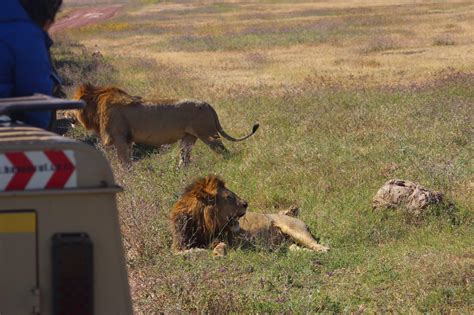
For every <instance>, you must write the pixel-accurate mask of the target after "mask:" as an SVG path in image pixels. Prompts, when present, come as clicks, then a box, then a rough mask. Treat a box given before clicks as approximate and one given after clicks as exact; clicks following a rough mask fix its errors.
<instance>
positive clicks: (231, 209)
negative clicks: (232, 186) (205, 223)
mask: <svg viewBox="0 0 474 315" xmlns="http://www.w3.org/2000/svg"><path fill="white" fill-rule="evenodd" d="M216 203H217V208H218V209H219V211H218V213H217V220H218V222H219V223H220V225H221V226H227V227H228V228H230V230H231V231H232V232H238V231H239V229H240V226H239V219H240V218H241V217H242V216H244V215H245V212H246V211H247V207H248V203H247V201H245V200H242V199H241V198H240V197H239V196H237V195H236V194H235V193H234V192H232V191H230V190H229V189H227V188H225V187H221V188H219V191H218V194H217V197H216Z"/></svg>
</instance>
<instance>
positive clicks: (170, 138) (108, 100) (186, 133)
mask: <svg viewBox="0 0 474 315" xmlns="http://www.w3.org/2000/svg"><path fill="white" fill-rule="evenodd" d="M74 98H75V99H80V100H83V101H85V102H86V107H85V108H84V109H80V110H76V112H75V113H76V115H75V116H76V118H77V120H79V122H80V123H81V124H82V125H83V126H84V127H85V128H86V129H89V130H94V131H95V132H96V133H97V134H98V135H99V136H100V138H101V141H102V143H103V144H104V145H105V146H110V145H113V146H115V148H116V150H117V155H118V158H119V160H120V161H121V162H122V163H123V164H128V163H130V161H131V149H132V144H133V143H141V144H146V145H151V146H156V147H158V146H161V145H164V144H171V143H174V142H176V141H178V140H181V154H180V162H179V164H180V166H186V165H188V164H189V161H190V154H191V149H192V147H193V145H194V144H195V143H196V140H197V139H201V141H203V142H204V143H205V144H207V145H208V146H209V147H210V148H211V149H212V150H214V151H215V152H218V153H221V154H223V153H226V152H228V151H227V149H226V148H225V147H224V144H223V143H222V141H221V139H220V136H222V137H224V138H226V139H227V140H230V141H242V140H245V139H247V138H248V137H250V136H251V135H253V134H254V133H255V132H256V131H257V129H258V127H259V125H258V124H255V125H254V126H253V129H252V132H251V133H250V134H248V135H246V136H245V137H242V138H237V139H236V138H234V137H231V136H230V135H228V134H227V133H226V132H225V131H224V130H223V129H222V126H221V123H220V122H219V117H218V116H217V113H216V111H215V110H214V108H212V106H211V105H209V104H207V103H205V102H200V101H193V100H167V99H162V100H156V101H146V100H144V99H142V98H141V97H137V96H131V95H129V94H127V93H126V92H124V91H123V90H121V89H118V88H116V87H96V86H93V85H91V84H84V85H81V86H80V87H78V88H77V90H76V93H75V96H74Z"/></svg>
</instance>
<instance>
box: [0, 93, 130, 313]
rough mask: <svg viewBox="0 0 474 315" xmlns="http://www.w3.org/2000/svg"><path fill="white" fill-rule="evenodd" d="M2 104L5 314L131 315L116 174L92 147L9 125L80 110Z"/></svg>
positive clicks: (49, 101)
mask: <svg viewBox="0 0 474 315" xmlns="http://www.w3.org/2000/svg"><path fill="white" fill-rule="evenodd" d="M83 106H84V104H83V103H82V102H77V101H65V100H62V99H56V98H52V97H48V96H44V95H35V96H32V97H21V98H9V99H0V119H1V120H0V314H1V315H21V314H68V315H71V314H80V315H88V314H132V306H131V299H130V293H129V286H128V278H127V271H126V267H125V259H124V251H123V246H122V240H121V234H120V227H119V222H118V213H117V207H116V201H115V195H116V193H117V192H120V191H121V188H120V187H119V186H117V184H116V183H115V181H114V177H113V174H112V171H111V168H110V166H109V164H108V162H107V161H106V160H105V158H104V157H103V156H102V155H101V153H100V152H98V151H97V150H95V149H94V148H93V147H91V146H89V145H87V144H85V143H81V142H78V141H75V140H72V139H67V138H65V137H61V136H59V135H56V134H54V133H51V132H47V131H44V130H42V129H38V128H34V127H31V126H28V125H24V124H21V123H17V122H14V121H11V120H10V119H8V118H7V117H8V116H2V115H9V114H12V113H14V112H16V111H24V110H56V109H72V108H82V107H83Z"/></svg>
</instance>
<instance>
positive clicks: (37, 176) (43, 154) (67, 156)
mask: <svg viewBox="0 0 474 315" xmlns="http://www.w3.org/2000/svg"><path fill="white" fill-rule="evenodd" d="M76 173H77V172H76V159H75V157H74V151H72V150H61V151H54V150H51V151H24V152H5V153H0V191H10V190H31V189H62V188H72V187H77V174H76Z"/></svg>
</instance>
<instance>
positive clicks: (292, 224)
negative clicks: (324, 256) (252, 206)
mask: <svg viewBox="0 0 474 315" xmlns="http://www.w3.org/2000/svg"><path fill="white" fill-rule="evenodd" d="M270 216H271V219H272V223H273V226H274V227H276V228H279V229H280V231H281V232H282V233H283V234H285V235H287V236H289V237H290V238H291V239H292V240H294V241H296V242H297V243H298V244H300V245H303V246H305V247H307V248H309V249H311V250H314V251H317V252H327V251H328V250H329V247H326V246H323V245H321V244H319V243H318V242H317V241H316V240H315V239H314V237H313V235H311V232H310V231H309V228H308V226H307V225H306V224H305V223H304V222H303V221H301V220H300V219H297V218H293V217H290V216H287V215H281V214H272V215H270Z"/></svg>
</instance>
